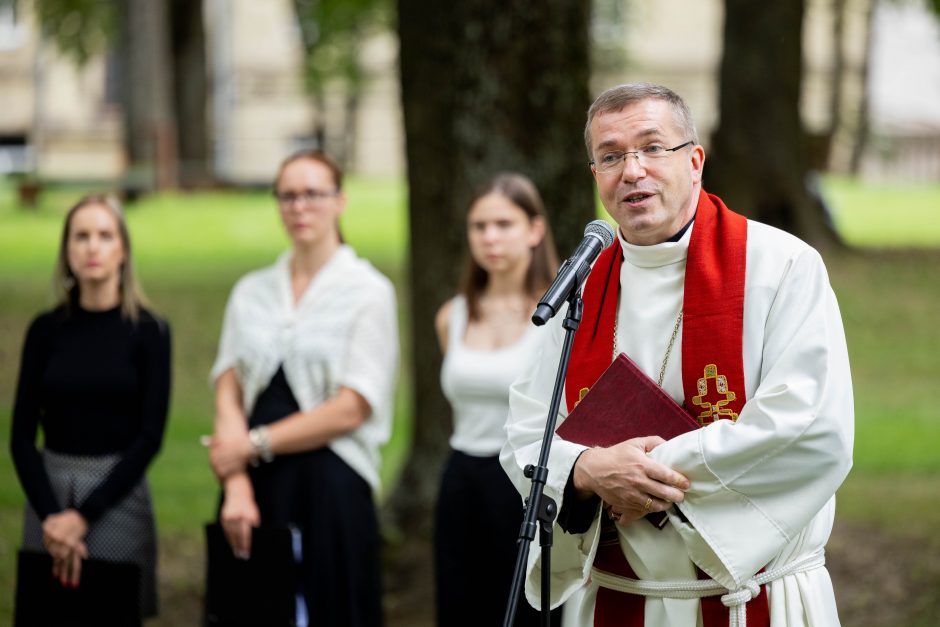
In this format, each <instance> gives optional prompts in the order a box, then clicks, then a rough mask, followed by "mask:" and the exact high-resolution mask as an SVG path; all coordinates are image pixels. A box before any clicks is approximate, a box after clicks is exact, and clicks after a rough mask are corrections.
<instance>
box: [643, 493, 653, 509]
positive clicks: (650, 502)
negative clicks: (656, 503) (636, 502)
mask: <svg viewBox="0 0 940 627" xmlns="http://www.w3.org/2000/svg"><path fill="white" fill-rule="evenodd" d="M652 506H653V497H651V496H650V497H647V499H646V503H644V504H643V510H644V511H647V512H648V511H650V508H651V507H652Z"/></svg>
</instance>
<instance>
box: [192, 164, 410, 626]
mask: <svg viewBox="0 0 940 627" xmlns="http://www.w3.org/2000/svg"><path fill="white" fill-rule="evenodd" d="M274 195H275V198H276V199H277V203H278V207H279V209H280V215H281V219H282V221H283V223H284V226H285V228H286V230H287V234H288V236H289V237H290V240H291V250H289V251H287V252H286V253H284V254H283V255H281V257H280V259H278V261H277V262H276V263H275V264H274V265H273V266H271V267H268V268H265V269H262V270H259V271H256V272H252V273H250V274H248V275H247V276H245V277H243V278H242V279H241V280H240V281H239V282H238V283H237V284H236V286H235V288H234V289H233V291H232V295H231V298H230V299H229V302H228V306H227V308H226V312H225V321H224V323H223V329H222V338H221V342H220V346H219V354H218V357H217V359H216V363H215V365H214V366H213V369H212V378H213V380H214V381H215V386H216V416H215V433H214V435H213V437H212V439H211V442H210V451H209V453H210V461H211V463H212V467H213V470H214V471H215V473H216V475H217V476H218V477H219V480H220V482H221V483H222V487H223V490H224V496H223V500H222V505H221V510H220V514H219V518H220V522H221V523H222V527H223V530H224V532H225V535H226V537H227V539H228V541H229V544H230V545H231V546H232V549H233V551H234V552H235V554H236V555H238V556H242V557H248V556H249V555H250V553H251V529H252V527H255V526H258V525H268V526H285V525H289V526H293V527H295V528H297V529H299V531H300V533H301V544H302V558H301V566H300V578H301V581H300V590H299V593H300V596H301V598H302V600H303V603H302V604H299V607H298V620H299V622H300V623H303V622H304V620H305V619H309V623H310V624H315V625H341V626H344V627H345V626H358V625H370V626H371V625H380V624H381V623H382V612H381V584H380V562H379V534H378V523H377V517H376V511H375V506H374V502H373V492H374V490H375V489H376V488H377V487H378V483H379V474H378V466H379V453H378V449H379V446H380V445H381V444H382V443H384V442H385V441H386V440H387V439H388V436H389V431H390V426H391V416H392V414H391V412H392V397H393V391H394V383H395V377H396V373H397V369H398V325H397V322H396V307H395V292H394V289H393V287H392V284H391V283H390V282H389V280H388V279H387V278H385V277H384V276H383V275H381V274H379V273H378V272H377V271H376V270H375V269H373V268H372V266H371V265H369V263H368V262H366V261H364V260H362V259H359V258H358V257H357V256H356V255H355V253H354V252H353V250H352V249H351V248H350V247H348V246H346V245H345V244H343V240H342V237H341V235H340V231H339V227H338V222H337V221H338V218H339V215H340V213H341V212H342V211H343V209H344V207H345V204H346V200H345V197H344V195H343V191H342V174H341V172H340V170H339V168H338V167H337V166H336V164H335V163H334V162H333V161H332V160H331V159H330V158H329V157H327V156H326V155H325V154H323V153H320V152H303V153H299V154H296V155H294V156H292V157H290V158H288V159H287V160H286V161H285V162H284V163H283V164H282V165H281V168H280V171H279V172H278V175H277V178H276V180H275V187H274Z"/></svg>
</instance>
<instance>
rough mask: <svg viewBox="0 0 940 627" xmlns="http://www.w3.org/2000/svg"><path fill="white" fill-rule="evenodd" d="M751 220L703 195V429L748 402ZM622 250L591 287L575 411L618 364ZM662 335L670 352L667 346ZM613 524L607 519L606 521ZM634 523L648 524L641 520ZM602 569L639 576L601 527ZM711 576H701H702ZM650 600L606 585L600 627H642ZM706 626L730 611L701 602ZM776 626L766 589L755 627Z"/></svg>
mask: <svg viewBox="0 0 940 627" xmlns="http://www.w3.org/2000/svg"><path fill="white" fill-rule="evenodd" d="M746 253H747V220H746V219H745V218H744V217H743V216H740V215H738V214H736V213H734V212H732V211H731V210H730V209H728V208H727V207H726V206H725V204H724V203H723V202H722V201H721V199H720V198H718V197H717V196H713V195H711V194H707V193H705V191H704V190H702V191H701V192H700V194H699V200H698V206H697V208H696V214H695V226H694V228H693V229H692V240H691V241H690V242H689V253H688V260H687V262H686V271H685V287H684V296H683V299H684V302H683V316H682V325H683V329H682V387H683V390H684V392H685V403H684V407H685V409H686V411H688V412H689V414H691V415H692V417H694V418H696V419H697V420H698V421H699V423H700V424H702V425H703V426H704V425H707V424H710V423H711V422H714V421H715V420H717V419H719V418H728V419H731V420H735V419H737V417H738V414H740V412H741V408H742V407H743V406H744V402H745V392H744V361H743V356H742V344H743V336H744V332H743V330H744V273H745V264H746V257H747V255H746ZM622 262H623V253H622V250H621V248H620V242H619V241H616V242H614V243H613V245H611V246H610V247H608V248H607V249H606V250H604V251H603V252H602V253H601V255H600V257H598V259H597V262H596V263H595V264H594V268H593V270H592V271H591V274H590V276H589V277H588V280H587V283H586V284H585V287H584V296H583V298H584V315H583V317H582V319H581V325H580V327H579V329H578V332H577V333H576V334H575V336H574V345H573V347H572V352H571V359H570V362H569V366H568V374H567V377H566V379H565V396H566V400H567V404H568V411H569V412H570V411H571V410H572V409H573V408H574V405H575V404H576V403H577V401H578V400H579V399H580V398H581V396H582V392H583V391H586V389H589V388H590V387H591V386H592V385H593V384H594V382H595V381H596V380H597V378H598V377H600V375H601V374H602V373H603V372H604V370H606V368H607V366H609V365H610V362H611V361H612V359H613V348H614V326H615V323H616V318H617V303H618V302H619V300H620V266H621V263H622ZM667 340H668V338H663V350H665V345H666V341H667ZM602 520H603V521H605V523H609V521H607V518H606V517H602ZM635 524H642V523H640V522H638V523H635ZM594 565H595V566H596V567H597V568H600V569H602V570H605V571H607V572H611V573H614V574H617V575H620V576H623V577H629V578H631V579H638V577H637V576H636V573H634V572H633V569H632V568H631V567H630V565H629V564H628V563H627V560H626V559H625V558H624V556H623V552H622V551H621V549H620V544H619V540H618V537H617V532H616V529H615V528H614V527H613V525H612V524H604V525H602V531H601V538H600V546H599V548H598V551H597V557H596V558H595V560H594ZM706 577H707V575H705V574H704V573H702V572H701V571H699V578H700V579H701V578H706ZM644 607H645V598H644V597H643V596H640V595H634V594H624V593H621V592H616V591H614V590H609V589H606V588H600V589H599V590H598V592H597V605H596V607H595V611H594V625H595V627H608V626H609V627H613V626H614V625H616V626H618V627H642V626H643V613H644ZM702 617H703V620H704V625H705V627H720V626H724V625H727V624H728V609H727V608H725V607H724V606H723V605H722V603H721V600H720V599H719V598H718V597H707V598H704V599H702ZM769 624H770V617H769V609H768V605H767V593H766V590H764V589H763V588H762V589H761V593H760V595H759V596H758V597H756V598H755V599H753V600H752V601H750V602H749V603H748V626H749V627H765V626H767V625H769Z"/></svg>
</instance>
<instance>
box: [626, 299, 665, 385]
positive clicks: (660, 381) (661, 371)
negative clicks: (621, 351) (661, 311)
mask: <svg viewBox="0 0 940 627" xmlns="http://www.w3.org/2000/svg"><path fill="white" fill-rule="evenodd" d="M681 325H682V308H681V307H680V308H679V315H678V316H676V325H675V326H674V327H673V328H672V337H670V338H669V344H668V345H667V346H666V354H665V355H663V365H662V366H661V367H660V369H659V378H658V379H657V380H656V384H657V385H659V387H663V379H665V378H666V364H668V363H669V355H671V354H672V347H673V345H674V344H675V343H676V337H677V336H678V335H679V327H680V326H681ZM618 327H619V324H618V321H617V320H615V321H614V354H613V357H614V358H616V357H617V330H618Z"/></svg>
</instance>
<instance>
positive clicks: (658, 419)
mask: <svg viewBox="0 0 940 627" xmlns="http://www.w3.org/2000/svg"><path fill="white" fill-rule="evenodd" d="M698 428H699V424H698V421H696V420H695V419H694V418H692V416H690V415H689V414H688V413H686V411H685V410H684V409H682V407H681V406H680V405H679V404H678V403H677V402H675V401H674V400H673V399H672V397H671V396H669V395H668V394H666V392H664V391H663V389H662V388H661V387H659V386H658V385H657V384H656V382H655V381H653V380H652V379H650V378H649V377H648V376H646V374H645V373H644V372H643V371H642V370H640V369H639V367H638V366H637V365H636V364H635V363H633V360H631V359H630V358H629V357H627V356H626V355H624V354H623V353H620V354H619V355H617V357H616V358H615V359H614V361H613V362H612V363H611V364H610V366H608V367H607V370H605V371H604V373H603V374H602V375H601V376H600V377H599V378H598V379H597V381H596V382H595V383H594V386H593V387H592V388H591V390H590V391H589V392H588V393H587V394H585V396H584V398H582V399H581V401H580V402H579V403H578V404H577V405H576V406H575V408H574V410H573V411H572V412H571V414H570V415H569V416H568V418H567V419H565V421H564V422H563V423H562V424H561V426H559V427H558V428H557V429H556V430H555V433H557V434H558V435H559V436H561V437H562V438H563V439H565V440H568V441H569V442H577V443H578V444H583V445H585V446H604V447H606V446H613V445H614V444H618V443H620V442H623V441H624V440H629V439H631V438H638V437H643V436H648V435H658V436H659V437H661V438H663V439H664V440H670V439H672V438H674V437H676V436H677V435H681V434H683V433H686V432H688V431H692V430H693V429H698ZM646 519H647V520H649V521H650V523H652V524H653V525H655V526H656V527H658V528H662V527H663V525H665V524H666V514H665V512H654V513H651V514H648V515H647V516H646Z"/></svg>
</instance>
